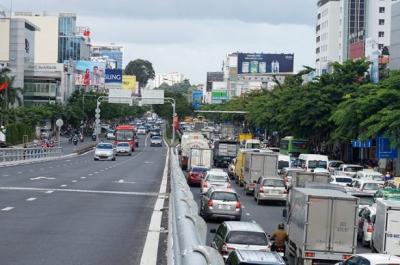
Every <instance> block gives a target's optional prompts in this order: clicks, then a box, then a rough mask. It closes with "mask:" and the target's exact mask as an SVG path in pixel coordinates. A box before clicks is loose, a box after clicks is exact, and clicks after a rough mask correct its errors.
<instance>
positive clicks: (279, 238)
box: [271, 224, 288, 251]
mask: <svg viewBox="0 0 400 265" xmlns="http://www.w3.org/2000/svg"><path fill="white" fill-rule="evenodd" d="M287 239H288V234H287V233H286V231H285V225H284V224H279V225H278V229H277V230H275V231H274V233H273V234H272V236H271V240H273V241H274V243H273V244H272V246H271V250H272V251H276V249H278V248H282V249H285V242H286V241H287Z"/></svg>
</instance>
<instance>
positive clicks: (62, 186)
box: [60, 184, 68, 188]
mask: <svg viewBox="0 0 400 265" xmlns="http://www.w3.org/2000/svg"><path fill="white" fill-rule="evenodd" d="M67 186H68V185H66V184H63V185H61V186H60V187H61V188H64V187H67Z"/></svg>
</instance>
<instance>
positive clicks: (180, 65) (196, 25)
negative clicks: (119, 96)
mask: <svg viewBox="0 0 400 265" xmlns="http://www.w3.org/2000/svg"><path fill="white" fill-rule="evenodd" d="M11 2H12V10H13V11H34V12H41V11H47V12H48V13H58V12H73V13H76V14H77V17H78V25H79V26H88V27H90V29H91V38H92V43H98V44H109V43H115V44H118V45H123V46H124V49H125V54H124V64H127V63H128V62H129V61H130V60H134V59H137V58H141V59H146V60H149V61H150V62H152V63H153V67H154V69H155V71H156V73H167V72H181V73H183V74H184V75H185V77H186V78H188V79H190V81H191V83H194V84H201V83H203V84H204V83H205V81H206V72H208V71H219V70H221V67H222V62H223V60H224V58H225V57H226V55H227V54H228V53H230V52H236V51H240V52H264V53H294V54H295V70H296V71H298V70H300V69H301V68H302V66H303V65H308V66H314V62H315V55H314V54H315V20H316V9H317V7H316V2H317V1H316V0H113V1H99V0H96V1H94V0H84V1H82V0H0V4H1V5H3V6H6V7H9V6H10V3H11Z"/></svg>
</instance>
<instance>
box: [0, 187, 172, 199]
mask: <svg viewBox="0 0 400 265" xmlns="http://www.w3.org/2000/svg"><path fill="white" fill-rule="evenodd" d="M61 186H63V185H61ZM0 190H20V191H38V192H43V191H65V192H79V193H98V194H117V195H138V196H149V197H155V196H158V197H160V198H162V197H165V196H166V195H165V193H163V194H159V193H156V192H137V191H112V190H78V189H46V188H30V187H0Z"/></svg>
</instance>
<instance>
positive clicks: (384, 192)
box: [374, 187, 400, 202]
mask: <svg viewBox="0 0 400 265" xmlns="http://www.w3.org/2000/svg"><path fill="white" fill-rule="evenodd" d="M379 198H384V199H385V200H389V199H394V200H399V199H400V189H399V188H396V187H385V188H383V189H379V190H378V191H377V192H375V194H374V201H375V202H376V200H377V199H379Z"/></svg>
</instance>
